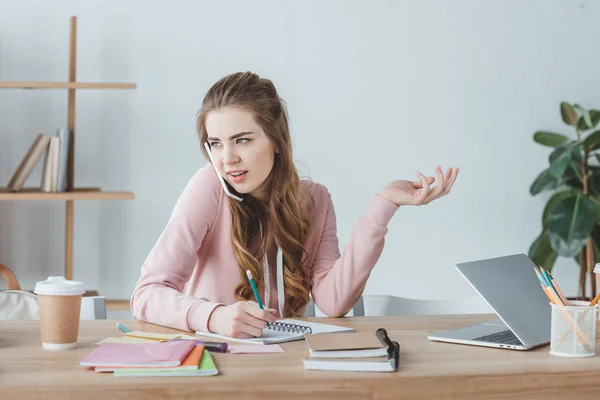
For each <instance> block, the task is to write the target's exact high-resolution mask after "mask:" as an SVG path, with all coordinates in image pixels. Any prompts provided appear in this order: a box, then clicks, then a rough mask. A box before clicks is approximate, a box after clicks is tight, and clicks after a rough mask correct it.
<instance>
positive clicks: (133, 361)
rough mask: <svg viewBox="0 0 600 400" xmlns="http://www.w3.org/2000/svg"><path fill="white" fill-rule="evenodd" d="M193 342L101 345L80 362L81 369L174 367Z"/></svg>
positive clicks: (188, 351)
mask: <svg viewBox="0 0 600 400" xmlns="http://www.w3.org/2000/svg"><path fill="white" fill-rule="evenodd" d="M194 347H196V344H195V343H194V342H166V343H102V344H101V345H99V346H98V347H96V348H95V349H94V350H93V351H92V352H91V353H90V354H89V355H88V356H87V357H85V358H84V359H83V360H81V362H80V364H81V366H82V367H150V366H153V367H175V366H177V365H180V364H181V362H182V361H183V360H184V359H185V358H186V357H187V355H188V354H189V353H190V351H192V349H193V348H194Z"/></svg>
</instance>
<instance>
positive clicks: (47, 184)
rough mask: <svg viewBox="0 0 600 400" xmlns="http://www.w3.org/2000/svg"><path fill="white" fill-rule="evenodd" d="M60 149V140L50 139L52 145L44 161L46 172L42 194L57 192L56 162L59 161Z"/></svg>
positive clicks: (43, 177)
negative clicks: (55, 182)
mask: <svg viewBox="0 0 600 400" xmlns="http://www.w3.org/2000/svg"><path fill="white" fill-rule="evenodd" d="M59 147H60V140H59V138H58V137H52V138H50V145H49V146H48V152H47V154H46V159H45V161H44V170H43V172H42V192H55V191H56V190H54V181H55V172H56V160H57V159H58V152H59Z"/></svg>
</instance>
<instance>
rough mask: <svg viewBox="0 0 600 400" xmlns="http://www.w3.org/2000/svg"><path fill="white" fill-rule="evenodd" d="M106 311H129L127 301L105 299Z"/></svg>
mask: <svg viewBox="0 0 600 400" xmlns="http://www.w3.org/2000/svg"><path fill="white" fill-rule="evenodd" d="M106 310H107V311H123V310H129V300H116V299H111V300H109V299H106Z"/></svg>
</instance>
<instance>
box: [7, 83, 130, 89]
mask: <svg viewBox="0 0 600 400" xmlns="http://www.w3.org/2000/svg"><path fill="white" fill-rule="evenodd" d="M136 87H137V86H136V84H135V83H85V82H6V81H4V82H3V81H0V88H2V89H135V88H136Z"/></svg>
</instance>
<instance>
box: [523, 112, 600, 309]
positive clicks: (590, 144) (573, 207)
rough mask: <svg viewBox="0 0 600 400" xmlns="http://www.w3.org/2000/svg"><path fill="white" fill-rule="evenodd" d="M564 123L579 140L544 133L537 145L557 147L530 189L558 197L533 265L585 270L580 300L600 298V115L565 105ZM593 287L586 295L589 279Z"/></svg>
mask: <svg viewBox="0 0 600 400" xmlns="http://www.w3.org/2000/svg"><path fill="white" fill-rule="evenodd" d="M560 112H561V115H562V119H563V121H564V122H565V123H566V124H567V125H569V126H571V127H572V129H573V130H574V131H575V132H574V133H575V135H574V136H573V135H571V136H566V135H562V134H559V133H554V132H547V131H538V132H535V134H534V135H533V140H534V141H535V142H537V143H539V144H541V145H544V146H548V147H551V148H552V152H551V153H550V157H549V159H548V161H549V165H548V168H546V169H545V170H544V171H542V172H541V173H540V174H539V175H538V176H537V178H536V179H535V181H534V182H533V184H532V185H531V188H530V189H529V192H530V193H531V195H532V196H535V195H537V194H539V193H542V192H545V191H552V192H553V194H552V196H551V197H550V199H549V200H548V202H547V203H546V206H545V208H544V212H543V214H542V231H541V233H540V235H539V236H538V237H537V238H536V239H535V241H534V242H533V243H532V244H531V247H530V248H529V257H530V258H531V259H532V260H533V262H534V263H535V264H536V265H538V266H540V267H542V268H545V269H547V270H551V269H552V266H553V265H554V262H555V261H556V258H557V257H558V256H562V257H569V258H573V259H574V260H575V262H576V263H577V264H578V265H579V285H578V293H577V298H578V299H581V300H583V299H586V298H592V297H594V296H595V295H596V293H597V290H598V288H596V281H595V279H594V277H593V273H594V272H593V269H594V264H595V260H598V261H599V262H600V250H599V249H600V225H599V223H600V165H599V162H600V130H596V127H597V126H598V123H599V122H600V111H598V110H586V109H585V108H583V107H582V106H580V105H579V104H574V105H571V104H569V103H566V102H562V103H561V104H560ZM587 276H589V278H590V283H591V294H590V297H588V296H586V277H587Z"/></svg>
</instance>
